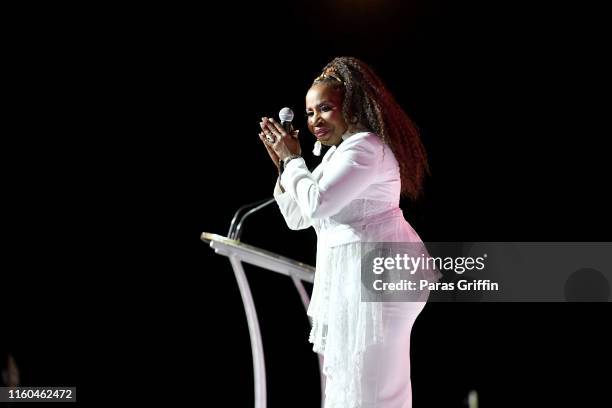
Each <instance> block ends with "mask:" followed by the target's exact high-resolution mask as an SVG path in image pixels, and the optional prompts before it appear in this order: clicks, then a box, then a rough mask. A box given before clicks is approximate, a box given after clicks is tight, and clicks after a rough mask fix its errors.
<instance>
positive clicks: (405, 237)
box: [274, 132, 423, 408]
mask: <svg viewBox="0 0 612 408" xmlns="http://www.w3.org/2000/svg"><path fill="white" fill-rule="evenodd" d="M279 182H280V184H282V186H283V188H284V190H285V192H281V189H280V187H279V186H278V183H277V186H276V188H275V191H274V196H275V198H276V201H277V203H278V206H279V208H280V210H281V213H282V214H283V216H284V218H285V220H286V222H287V225H288V226H289V228H291V229H303V228H308V227H310V226H312V227H314V228H315V230H316V232H317V260H316V273H315V282H314V287H313V293H312V297H311V302H310V306H309V309H308V315H309V316H310V317H311V318H312V323H313V326H312V331H311V333H310V338H309V340H310V342H311V343H313V350H314V351H316V352H317V353H321V354H323V355H324V366H323V372H324V374H325V376H326V388H325V407H326V408H353V407H362V408H363V407H366V406H368V407H370V406H376V407H392V406H393V407H395V406H397V407H407V406H410V401H406V400H407V399H409V398H410V396H408V395H399V394H400V392H398V391H392V393H393V394H397V395H395V396H393V398H391V400H387V403H382V402H381V403H379V402H374V403H373V404H371V405H370V404H368V403H366V401H382V400H383V399H384V398H383V397H379V396H377V395H374V396H373V395H364V393H366V392H368V393H371V391H369V389H370V388H371V387H369V386H368V384H367V383H364V378H365V377H370V378H372V377H374V376H379V374H378V373H377V374H376V375H372V373H366V372H364V353H365V352H366V350H368V347H370V346H373V345H375V344H380V343H382V342H384V341H385V339H384V333H385V332H386V331H387V329H388V327H387V326H386V323H385V316H386V315H387V314H386V312H385V310H386V309H385V304H384V303H379V302H378V303H377V302H362V301H361V285H362V283H361V243H362V242H420V241H421V240H420V238H419V236H418V235H417V233H416V232H415V231H414V229H413V228H412V227H411V226H410V225H409V224H408V222H406V221H405V219H404V217H403V214H402V211H401V209H400V208H399V207H398V204H399V198H400V187H401V184H400V175H399V166H398V163H397V160H396V159H395V157H394V155H393V153H392V152H391V150H390V149H389V148H388V146H385V145H384V144H383V143H382V141H381V140H380V138H379V137H378V136H377V135H375V134H373V133H369V132H360V133H354V134H345V135H344V136H343V142H342V143H341V144H340V145H339V146H338V147H337V148H336V147H335V146H334V147H331V148H330V149H329V150H328V151H327V153H326V154H325V156H324V157H323V160H322V162H321V164H320V165H319V166H317V168H316V169H315V170H314V171H313V172H310V171H309V170H308V168H307V167H306V165H305V163H304V161H303V160H302V159H294V160H291V161H290V162H289V163H288V165H287V167H286V169H285V171H284V172H283V174H282V176H281V178H280V180H279ZM422 306H423V305H419V307H418V308H417V309H416V310H417V311H416V314H418V312H420V310H421V309H422ZM393 308H394V310H393V313H394V314H397V313H399V314H400V315H401V314H402V313H404V311H405V314H406V315H408V314H410V313H412V316H408V317H409V318H410V320H411V321H412V322H413V321H414V318H416V314H415V312H414V310H415V307H414V305H410V304H403V305H399V304H398V305H395V306H393ZM409 324H410V325H411V324H412V323H409ZM409 334H410V330H409V329H408V330H407V336H408V337H409ZM405 340H406V341H405V342H404V344H405V346H402V347H408V348H409V345H408V344H409V343H408V344H406V343H407V342H409V338H408V339H405ZM403 352H404V353H405V354H406V355H407V356H408V357H409V350H403ZM406 364H407V365H408V367H405V370H403V372H405V373H407V374H406V375H405V376H403V377H402V376H401V375H400V376H399V379H398V378H397V377H398V376H397V375H395V376H394V377H395V378H396V380H395V382H396V383H397V384H396V386H395V387H396V388H397V389H400V390H401V389H403V387H408V388H409V387H410V375H409V373H410V370H409V362H407V363H405V365H406ZM366 369H367V368H366ZM383 369H384V368H383ZM377 370H380V367H378V368H377ZM394 370H395V371H397V369H394ZM383 377H384V376H383ZM381 378H382V377H381ZM402 382H404V383H406V382H407V384H402ZM364 384H365V385H364ZM378 388H380V387H378V386H377V387H376V389H378ZM377 393H378V391H377Z"/></svg>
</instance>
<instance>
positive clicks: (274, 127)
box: [269, 118, 287, 137]
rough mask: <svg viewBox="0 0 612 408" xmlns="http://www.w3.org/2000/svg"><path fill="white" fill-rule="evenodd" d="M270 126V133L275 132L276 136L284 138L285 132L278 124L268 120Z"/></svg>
mask: <svg viewBox="0 0 612 408" xmlns="http://www.w3.org/2000/svg"><path fill="white" fill-rule="evenodd" d="M269 123H270V126H269V127H271V128H272V131H275V133H278V135H279V136H280V137H286V136H287V132H285V129H284V128H283V127H282V126H281V124H280V123H278V122H276V121H275V120H274V119H272V118H270V121H269Z"/></svg>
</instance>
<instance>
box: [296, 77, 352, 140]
mask: <svg viewBox="0 0 612 408" xmlns="http://www.w3.org/2000/svg"><path fill="white" fill-rule="evenodd" d="M306 116H307V117H308V130H310V132H311V133H312V134H313V135H315V137H316V138H317V140H318V141H320V142H321V143H322V144H324V145H326V146H333V145H337V144H338V143H340V142H341V141H342V135H343V134H344V133H345V132H346V130H347V129H348V125H347V123H346V121H345V120H344V117H343V116H342V91H341V90H339V89H336V88H334V87H333V86H330V85H328V84H325V83H318V84H314V85H313V86H312V87H311V88H310V89H309V90H308V93H307V94H306Z"/></svg>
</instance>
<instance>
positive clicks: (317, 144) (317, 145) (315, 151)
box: [312, 140, 321, 156]
mask: <svg viewBox="0 0 612 408" xmlns="http://www.w3.org/2000/svg"><path fill="white" fill-rule="evenodd" d="M312 154H314V155H315V156H320V155H321V142H320V141H318V140H317V141H316V142H315V144H314V149H312Z"/></svg>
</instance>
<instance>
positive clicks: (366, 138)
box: [340, 131, 382, 147]
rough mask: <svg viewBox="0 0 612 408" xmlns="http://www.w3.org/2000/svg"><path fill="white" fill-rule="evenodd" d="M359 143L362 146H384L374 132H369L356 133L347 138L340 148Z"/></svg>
mask: <svg viewBox="0 0 612 408" xmlns="http://www.w3.org/2000/svg"><path fill="white" fill-rule="evenodd" d="M357 143H360V144H363V143H366V144H371V145H375V146H378V145H382V140H381V139H380V137H379V136H378V135H377V134H376V133H374V132H369V131H364V132H356V133H353V134H352V135H350V136H348V137H346V138H345V139H344V140H343V141H342V144H341V145H340V146H342V145H345V147H348V146H351V145H355V144H357Z"/></svg>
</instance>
